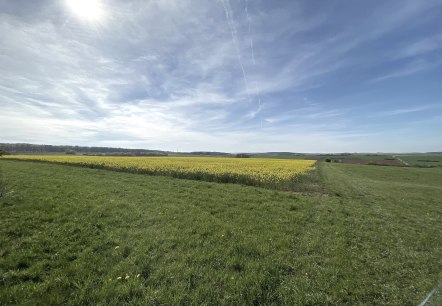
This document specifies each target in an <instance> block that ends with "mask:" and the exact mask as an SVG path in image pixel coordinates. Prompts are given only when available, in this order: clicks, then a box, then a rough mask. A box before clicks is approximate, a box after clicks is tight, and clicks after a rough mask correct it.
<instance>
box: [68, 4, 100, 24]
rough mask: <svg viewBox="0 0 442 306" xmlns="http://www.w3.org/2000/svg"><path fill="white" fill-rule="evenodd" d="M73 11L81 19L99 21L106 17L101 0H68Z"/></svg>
mask: <svg viewBox="0 0 442 306" xmlns="http://www.w3.org/2000/svg"><path fill="white" fill-rule="evenodd" d="M66 3H67V5H68V6H69V8H70V9H71V11H72V12H73V13H74V14H75V15H77V17H79V18H80V19H82V20H84V21H88V22H99V21H100V20H102V19H103V17H104V10H103V5H102V3H101V0H66Z"/></svg>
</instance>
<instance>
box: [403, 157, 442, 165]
mask: <svg viewBox="0 0 442 306" xmlns="http://www.w3.org/2000/svg"><path fill="white" fill-rule="evenodd" d="M396 156H397V157H398V158H400V159H402V160H403V161H405V162H406V163H408V164H410V165H412V166H427V167H428V166H432V167H442V154H413V155H412V154H407V155H396Z"/></svg>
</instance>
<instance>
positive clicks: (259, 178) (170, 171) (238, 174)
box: [7, 155, 316, 189]
mask: <svg viewBox="0 0 442 306" xmlns="http://www.w3.org/2000/svg"><path fill="white" fill-rule="evenodd" d="M7 157H8V158H12V159H18V160H35V161H44V162H55V163H62V164H72V165H79V166H85V167H91V168H103V169H111V170H118V171H126V172H135V173H143V174H150V175H164V176H171V177H177V178H187V179H194V180H204V181H213V182H219V183H240V184H245V185H252V186H261V187H269V188H275V189H291V188H292V186H294V185H295V183H296V182H297V180H298V178H299V176H300V175H302V174H304V173H306V172H308V171H310V170H312V169H313V168H314V164H315V163H316V161H314V160H284V159H272V160H269V159H260V158H253V159H251V158H248V159H235V158H223V157H217V158H214V157H113V156H106V157H102V156H66V155H64V156H51V155H10V156H7Z"/></svg>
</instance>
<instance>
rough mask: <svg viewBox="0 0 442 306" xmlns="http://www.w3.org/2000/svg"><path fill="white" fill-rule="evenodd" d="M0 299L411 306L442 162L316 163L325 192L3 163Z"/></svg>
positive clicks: (418, 292) (440, 190)
mask: <svg viewBox="0 0 442 306" xmlns="http://www.w3.org/2000/svg"><path fill="white" fill-rule="evenodd" d="M0 171H1V179H2V181H3V182H4V184H5V192H4V193H3V194H4V196H3V197H1V198H0V275H1V276H0V277H1V278H0V304H2V305H8V304H33V305H59V304H65V305H78V304H94V305H124V304H136V305H188V304H196V305H200V304H218V305H252V304H260V305H307V304H308V305H318V304H328V305H367V304H370V305H417V304H418V303H419V302H420V301H422V300H423V299H424V298H425V296H426V295H427V294H428V293H429V292H430V291H431V290H432V289H433V288H434V287H435V286H436V285H437V284H438V282H439V281H440V279H441V278H442V274H441V271H442V262H441V260H440V259H441V258H442V245H441V244H440V241H439V238H440V237H441V235H442V222H440V221H441V218H442V205H441V198H442V168H428V169H427V168H399V167H376V166H364V165H348V164H334V163H321V164H319V165H318V166H317V168H316V170H315V173H317V174H318V177H319V179H320V182H321V186H322V192H321V193H318V192H316V193H312V194H307V193H294V192H282V191H275V190H269V189H263V188H257V187H251V186H242V185H235V184H217V183H212V182H204V181H194V180H186V179H176V178H170V177H163V176H148V175H140V174H134V173H125V172H116V171H109V170H103V169H90V168H86V167H73V166H69V165H61V164H51V163H38V162H30V161H26V162H25V161H16V160H7V159H1V160H0Z"/></svg>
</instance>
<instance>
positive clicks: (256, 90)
mask: <svg viewBox="0 0 442 306" xmlns="http://www.w3.org/2000/svg"><path fill="white" fill-rule="evenodd" d="M245 2H246V6H245V8H244V12H245V13H246V19H247V29H248V35H249V38H250V51H251V54H252V62H253V65H255V66H256V60H255V51H254V50H253V37H252V33H251V30H250V28H251V26H250V16H249V0H245ZM255 95H256V96H257V97H258V111H257V112H256V114H258V113H259V112H260V111H261V104H262V102H261V92H260V90H259V88H258V86H257V85H255ZM261 128H262V120H261Z"/></svg>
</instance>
